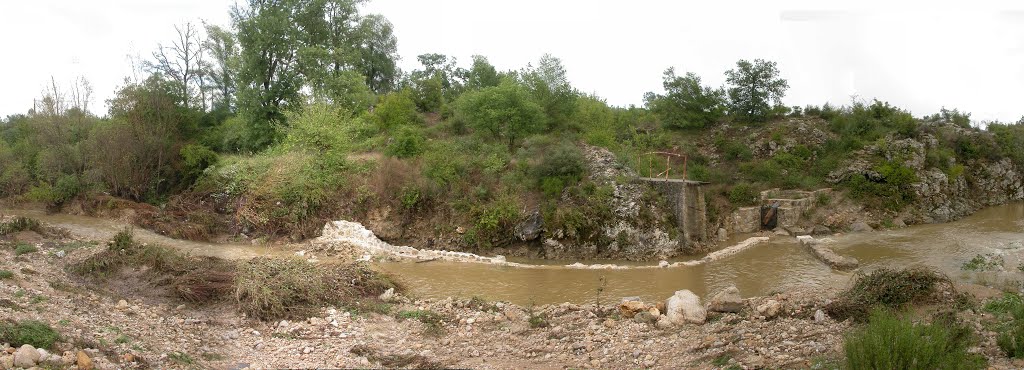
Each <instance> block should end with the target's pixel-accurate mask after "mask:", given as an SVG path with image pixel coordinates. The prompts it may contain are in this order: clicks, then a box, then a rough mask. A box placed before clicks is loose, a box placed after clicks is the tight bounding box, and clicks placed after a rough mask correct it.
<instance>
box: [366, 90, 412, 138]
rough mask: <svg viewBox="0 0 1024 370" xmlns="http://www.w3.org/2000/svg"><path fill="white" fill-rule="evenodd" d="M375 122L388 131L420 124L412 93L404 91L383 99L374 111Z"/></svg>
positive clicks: (388, 95) (385, 96) (393, 93)
mask: <svg viewBox="0 0 1024 370" xmlns="http://www.w3.org/2000/svg"><path fill="white" fill-rule="evenodd" d="M373 120H374V121H375V122H376V123H377V124H378V125H380V127H382V128H384V129H386V130H387V129H392V128H395V127H402V126H410V125H413V124H416V123H418V122H419V115H418V114H417V113H416V102H415V101H413V96H412V92H411V91H410V90H409V89H402V90H399V91H396V92H392V93H390V94H387V95H384V96H383V97H381V98H380V101H379V102H378V103H377V106H376V107H375V108H374V110H373Z"/></svg>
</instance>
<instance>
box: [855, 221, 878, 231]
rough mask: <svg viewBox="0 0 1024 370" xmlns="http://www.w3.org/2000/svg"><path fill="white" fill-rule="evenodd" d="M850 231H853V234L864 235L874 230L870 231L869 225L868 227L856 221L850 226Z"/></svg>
mask: <svg viewBox="0 0 1024 370" xmlns="http://www.w3.org/2000/svg"><path fill="white" fill-rule="evenodd" d="M850 231H853V232H855V233H864V232H870V231H875V229H872V228H871V225H868V224H867V223H866V222H863V221H858V222H854V223H853V224H851V225H850Z"/></svg>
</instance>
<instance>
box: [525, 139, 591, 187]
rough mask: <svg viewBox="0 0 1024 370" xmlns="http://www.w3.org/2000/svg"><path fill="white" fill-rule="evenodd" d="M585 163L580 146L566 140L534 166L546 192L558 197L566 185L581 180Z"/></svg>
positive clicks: (535, 172)
mask: <svg viewBox="0 0 1024 370" xmlns="http://www.w3.org/2000/svg"><path fill="white" fill-rule="evenodd" d="M585 163H586V162H585V160H584V159H583V153H581V152H580V150H579V148H577V147H576V145H574V144H572V143H570V142H564V143H561V144H559V145H557V146H555V147H554V148H552V149H550V150H548V151H547V152H546V153H545V154H544V157H543V158H542V159H541V162H540V163H539V164H538V165H537V167H535V168H534V174H535V176H536V178H537V181H538V185H539V186H540V187H541V188H542V189H544V192H545V194H547V195H548V196H552V197H556V196H558V194H561V192H562V188H564V187H565V186H570V185H574V184H576V183H577V182H579V180H580V179H581V178H582V177H583V174H584V172H585V171H586V165H585Z"/></svg>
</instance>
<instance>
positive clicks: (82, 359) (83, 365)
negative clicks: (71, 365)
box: [75, 351, 92, 370]
mask: <svg viewBox="0 0 1024 370" xmlns="http://www.w3.org/2000/svg"><path fill="white" fill-rule="evenodd" d="M75 364H77V365H78V370H92V359H91V358H89V355H87V354H85V351H78V354H77V355H75Z"/></svg>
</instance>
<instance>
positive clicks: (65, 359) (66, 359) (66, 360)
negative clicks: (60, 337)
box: [60, 351, 75, 366]
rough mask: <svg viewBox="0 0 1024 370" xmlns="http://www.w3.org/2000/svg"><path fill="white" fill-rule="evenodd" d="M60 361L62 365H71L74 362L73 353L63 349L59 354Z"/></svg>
mask: <svg viewBox="0 0 1024 370" xmlns="http://www.w3.org/2000/svg"><path fill="white" fill-rule="evenodd" d="M60 362H62V363H63V364H64V365H67V366H71V364H74V363H75V353H74V352H71V351H64V355H63V356H60Z"/></svg>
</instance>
